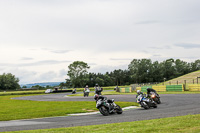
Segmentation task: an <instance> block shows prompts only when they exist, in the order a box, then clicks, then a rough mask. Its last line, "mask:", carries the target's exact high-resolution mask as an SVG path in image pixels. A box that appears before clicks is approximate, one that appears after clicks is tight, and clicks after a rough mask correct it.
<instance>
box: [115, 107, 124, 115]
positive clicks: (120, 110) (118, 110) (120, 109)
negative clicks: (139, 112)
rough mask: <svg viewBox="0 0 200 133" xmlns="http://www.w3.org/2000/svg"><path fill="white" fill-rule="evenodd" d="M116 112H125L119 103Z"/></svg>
mask: <svg viewBox="0 0 200 133" xmlns="http://www.w3.org/2000/svg"><path fill="white" fill-rule="evenodd" d="M116 112H117V114H122V112H123V110H122V108H121V107H120V106H119V105H117V107H116Z"/></svg>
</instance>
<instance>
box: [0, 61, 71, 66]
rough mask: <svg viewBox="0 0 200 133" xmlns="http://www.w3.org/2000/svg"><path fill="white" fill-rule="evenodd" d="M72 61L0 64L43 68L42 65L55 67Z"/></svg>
mask: <svg viewBox="0 0 200 133" xmlns="http://www.w3.org/2000/svg"><path fill="white" fill-rule="evenodd" d="M68 62H71V61H67V60H64V61H57V60H43V61H38V62H33V63H21V64H11V63H0V65H1V66H10V67H16V66H41V65H54V64H61V63H68Z"/></svg>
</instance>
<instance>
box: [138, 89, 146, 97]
mask: <svg viewBox="0 0 200 133" xmlns="http://www.w3.org/2000/svg"><path fill="white" fill-rule="evenodd" d="M140 94H142V95H145V94H144V93H143V92H141V90H137V95H136V98H137V97H138V96H139V95H140Z"/></svg>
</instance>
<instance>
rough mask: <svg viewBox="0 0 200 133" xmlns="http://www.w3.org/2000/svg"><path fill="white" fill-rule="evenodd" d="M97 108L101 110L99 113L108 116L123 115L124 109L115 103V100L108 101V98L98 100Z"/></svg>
mask: <svg viewBox="0 0 200 133" xmlns="http://www.w3.org/2000/svg"><path fill="white" fill-rule="evenodd" d="M96 108H97V109H99V112H100V113H101V114H102V115H104V116H107V115H109V114H114V113H117V114H122V112H123V111H122V108H121V107H120V106H119V105H117V104H115V103H114V99H112V100H110V99H109V100H107V98H106V97H104V98H103V99H101V98H100V99H99V100H97V103H96Z"/></svg>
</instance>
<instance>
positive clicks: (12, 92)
mask: <svg viewBox="0 0 200 133" xmlns="http://www.w3.org/2000/svg"><path fill="white" fill-rule="evenodd" d="M44 92H45V90H29V91H26V90H25V91H2V92H0V96H6V95H29V94H45V93H44Z"/></svg>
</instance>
